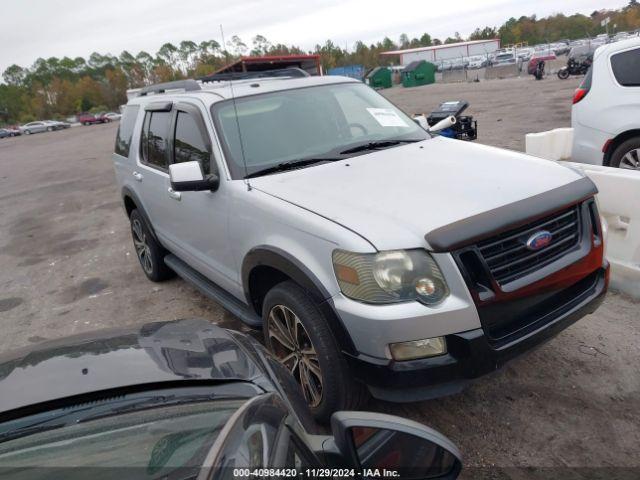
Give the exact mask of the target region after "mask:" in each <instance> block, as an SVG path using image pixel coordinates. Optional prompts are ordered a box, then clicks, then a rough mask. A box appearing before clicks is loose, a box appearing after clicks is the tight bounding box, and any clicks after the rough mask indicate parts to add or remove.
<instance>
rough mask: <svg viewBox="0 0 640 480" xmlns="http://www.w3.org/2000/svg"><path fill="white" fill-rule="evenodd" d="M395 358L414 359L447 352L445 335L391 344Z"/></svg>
mask: <svg viewBox="0 0 640 480" xmlns="http://www.w3.org/2000/svg"><path fill="white" fill-rule="evenodd" d="M389 350H391V356H392V357H393V359H394V360H399V361H402V360H414V359H416V358H425V357H435V356H436V355H444V354H445V353H447V342H446V340H445V339H444V337H435V338H425V339H423V340H413V341H411V342H402V343H392V344H390V345H389Z"/></svg>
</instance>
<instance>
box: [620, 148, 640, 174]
mask: <svg viewBox="0 0 640 480" xmlns="http://www.w3.org/2000/svg"><path fill="white" fill-rule="evenodd" d="M620 168H626V169H629V170H640V148H634V149H633V150H631V151H629V152H627V153H626V154H625V155H624V157H622V158H621V159H620Z"/></svg>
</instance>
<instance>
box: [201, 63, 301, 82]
mask: <svg viewBox="0 0 640 480" xmlns="http://www.w3.org/2000/svg"><path fill="white" fill-rule="evenodd" d="M309 76H310V75H309V73H308V72H305V71H304V70H302V69H301V68H297V67H291V68H278V69H275V70H256V71H249V72H228V73H227V72H225V73H214V74H211V75H206V76H204V77H199V78H198V80H200V81H201V82H203V83H208V82H224V81H228V80H248V79H252V78H283V77H286V78H303V77H309Z"/></svg>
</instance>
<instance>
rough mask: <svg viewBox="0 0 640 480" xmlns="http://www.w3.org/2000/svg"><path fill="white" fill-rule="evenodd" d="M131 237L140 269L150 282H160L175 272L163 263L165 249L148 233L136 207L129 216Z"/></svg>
mask: <svg viewBox="0 0 640 480" xmlns="http://www.w3.org/2000/svg"><path fill="white" fill-rule="evenodd" d="M129 221H130V223H131V237H132V239H133V247H134V248H135V250H136V256H137V257H138V261H139V262H140V266H141V267H142V271H143V272H144V274H145V275H146V276H147V278H148V279H149V280H151V281H152V282H162V281H164V280H168V279H169V278H172V277H173V276H174V275H175V273H174V272H173V270H171V269H170V268H169V267H167V265H166V264H165V263H164V257H165V255H166V254H167V251H166V250H165V249H164V248H163V247H162V245H160V244H159V243H158V242H157V241H156V240H155V239H154V238H153V236H152V235H151V234H150V232H149V227H148V226H147V223H146V222H145V221H144V219H143V218H142V215H140V213H139V212H138V210H137V209H134V210H133V211H132V212H131V215H130V216H129Z"/></svg>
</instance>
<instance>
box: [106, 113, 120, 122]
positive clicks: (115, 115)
mask: <svg viewBox="0 0 640 480" xmlns="http://www.w3.org/2000/svg"><path fill="white" fill-rule="evenodd" d="M104 116H105V117H106V118H108V119H109V120H111V121H112V122H114V121H116V120H120V118H121V117H122V115H121V114H120V113H116V112H109V113H105V114H104Z"/></svg>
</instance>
